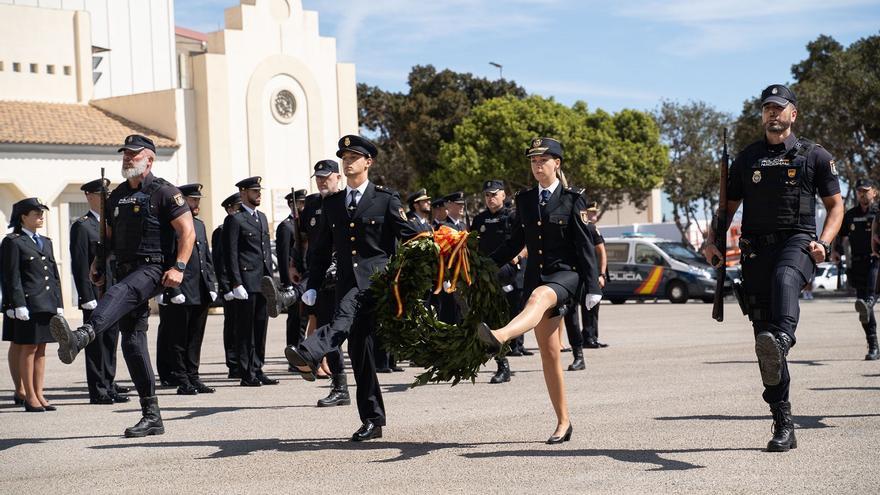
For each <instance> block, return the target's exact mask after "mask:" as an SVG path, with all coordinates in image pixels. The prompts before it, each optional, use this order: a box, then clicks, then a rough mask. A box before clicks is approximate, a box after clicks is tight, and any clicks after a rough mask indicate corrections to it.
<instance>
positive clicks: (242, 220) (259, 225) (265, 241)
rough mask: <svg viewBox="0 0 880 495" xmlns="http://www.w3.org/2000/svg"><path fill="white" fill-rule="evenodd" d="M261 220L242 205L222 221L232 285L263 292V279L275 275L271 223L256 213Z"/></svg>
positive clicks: (228, 273) (224, 247) (261, 214)
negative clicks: (273, 272)
mask: <svg viewBox="0 0 880 495" xmlns="http://www.w3.org/2000/svg"><path fill="white" fill-rule="evenodd" d="M256 213H257V216H258V217H259V221H257V219H256V218H254V216H253V215H251V214H250V213H248V211H247V210H245V209H244V206H242V208H241V211H239V212H238V213H236V214H234V215H227V216H226V220H224V221H223V239H224V241H223V249H224V253H223V254H224V257H225V262H226V270H227V276H228V277H229V284H230V286H232V287H233V288H234V287H237V286H239V285H242V286H244V289H245V290H246V291H248V292H260V279H262V278H263V276H271V275H272V250H271V245H270V243H269V221H268V220H267V219H266V215H264V214H263V212H261V211H259V210H256Z"/></svg>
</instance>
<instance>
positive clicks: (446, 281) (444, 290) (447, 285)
mask: <svg viewBox="0 0 880 495" xmlns="http://www.w3.org/2000/svg"><path fill="white" fill-rule="evenodd" d="M450 287H452V284H451V283H449V280H444V281H443V292H446V291H448V290H449V288H450Z"/></svg>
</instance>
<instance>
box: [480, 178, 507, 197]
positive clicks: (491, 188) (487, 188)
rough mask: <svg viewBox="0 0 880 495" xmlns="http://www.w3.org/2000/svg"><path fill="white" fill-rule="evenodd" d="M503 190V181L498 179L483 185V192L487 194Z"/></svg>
mask: <svg viewBox="0 0 880 495" xmlns="http://www.w3.org/2000/svg"><path fill="white" fill-rule="evenodd" d="M502 189H504V181H503V180H498V179H492V180H487V181H486V182H484V183H483V192H487V193H493V194H494V193H497V192H498V191H500V190H502Z"/></svg>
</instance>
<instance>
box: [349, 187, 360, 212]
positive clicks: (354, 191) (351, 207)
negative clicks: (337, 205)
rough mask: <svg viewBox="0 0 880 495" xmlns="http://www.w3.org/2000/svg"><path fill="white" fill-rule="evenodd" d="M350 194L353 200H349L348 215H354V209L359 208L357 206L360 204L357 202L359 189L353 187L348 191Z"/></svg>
mask: <svg viewBox="0 0 880 495" xmlns="http://www.w3.org/2000/svg"><path fill="white" fill-rule="evenodd" d="M348 195H349V196H351V200H350V201H349V202H348V216H349V217H353V216H354V211H355V210H356V209H357V206H358V204H357V197H358V190H357V189H352V190H351V192H350V193H348Z"/></svg>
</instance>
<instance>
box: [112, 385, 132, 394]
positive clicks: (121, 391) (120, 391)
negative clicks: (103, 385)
mask: <svg viewBox="0 0 880 495" xmlns="http://www.w3.org/2000/svg"><path fill="white" fill-rule="evenodd" d="M113 390H115V391H116V393H117V394H127V393H129V392H131V388H130V387H123V386H121V385H118V384H116V383H114V384H113Z"/></svg>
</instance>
